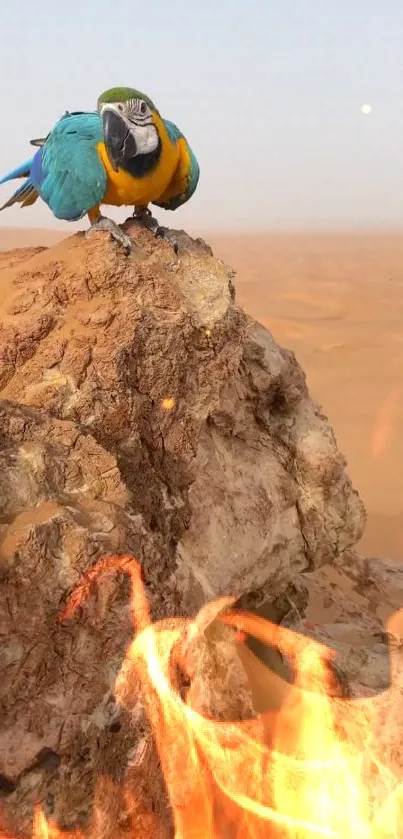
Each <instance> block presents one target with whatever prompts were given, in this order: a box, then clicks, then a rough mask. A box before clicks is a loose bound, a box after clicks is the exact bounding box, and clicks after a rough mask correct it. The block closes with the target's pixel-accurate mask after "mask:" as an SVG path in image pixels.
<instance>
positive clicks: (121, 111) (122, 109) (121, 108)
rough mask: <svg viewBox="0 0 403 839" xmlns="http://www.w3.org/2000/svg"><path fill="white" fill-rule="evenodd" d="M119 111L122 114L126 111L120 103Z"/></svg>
mask: <svg viewBox="0 0 403 839" xmlns="http://www.w3.org/2000/svg"><path fill="white" fill-rule="evenodd" d="M118 111H120V113H123V111H124V107H123V105H122V103H121V102H118Z"/></svg>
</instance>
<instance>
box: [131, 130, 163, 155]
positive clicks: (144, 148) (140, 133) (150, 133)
mask: <svg viewBox="0 0 403 839" xmlns="http://www.w3.org/2000/svg"><path fill="white" fill-rule="evenodd" d="M130 131H131V132H132V134H133V137H134V139H135V140H136V146H137V154H149V153H150V152H152V151H155V149H156V148H157V146H158V133H157V129H156V127H155V125H131V126H130Z"/></svg>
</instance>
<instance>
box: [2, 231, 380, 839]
mask: <svg viewBox="0 0 403 839" xmlns="http://www.w3.org/2000/svg"><path fill="white" fill-rule="evenodd" d="M133 231H134V233H133V235H134V237H135V246H134V247H133V252H132V255H131V256H130V257H129V258H126V257H125V256H124V254H123V253H122V252H121V250H119V248H118V247H116V245H115V244H114V243H113V242H111V241H110V240H109V238H108V236H106V235H104V234H96V235H94V236H93V237H92V238H91V239H89V240H85V239H84V237H83V236H82V235H80V234H78V235H76V236H73V237H71V238H70V239H67V240H65V241H64V242H61V243H60V244H59V245H57V246H55V247H53V248H51V249H43V248H38V249H27V250H26V251H24V250H21V251H15V252H11V253H10V254H2V255H1V260H0V279H1V284H2V300H1V309H0V388H1V394H0V396H1V401H0V440H1V446H0V460H1V469H0V539H1V544H0V552H1V556H0V631H1V634H2V645H1V651H0V667H1V681H0V684H1V687H0V694H1V695H0V701H1V708H0V773H1V774H0V807H1V806H3V808H5V810H6V812H7V818H8V819H9V822H10V824H11V827H12V828H13V829H17V828H18V830H22V829H25V828H27V825H29V823H30V819H31V816H32V806H33V804H34V802H35V801H36V800H41V801H42V802H44V806H45V808H47V812H49V813H50V814H51V815H53V816H54V817H55V818H57V819H58V821H59V823H60V824H61V825H62V826H63V825H64V826H67V827H69V826H72V825H73V824H75V823H76V822H77V821H78V822H79V823H80V821H81V822H83V823H84V822H85V819H86V818H87V816H88V812H89V809H90V805H91V801H92V795H93V789H94V778H95V776H96V775H97V774H99V773H100V772H104V773H106V774H108V776H111V777H113V778H115V779H117V780H118V781H119V779H120V778H121V777H122V773H124V771H125V768H126V765H127V760H128V755H129V753H131V750H133V749H136V742H137V741H136V737H137V739H139V738H140V739H141V738H144V737H146V738H147V737H148V738H149V734H148V735H147V733H145V732H147V726H146V724H145V723H144V724H143V723H142V725H139V731H138V732H134V733H133V732H132V730H131V728H130V727H129V725H128V721H127V719H126V717H125V714H124V712H123V711H122V709H120V708H119V707H118V706H117V705H116V702H115V700H114V694H113V689H114V680H115V677H116V673H117V671H118V669H119V666H120V663H121V661H122V656H123V653H124V650H125V647H126V645H127V643H128V641H129V639H130V637H131V627H130V621H129V609H128V584H127V580H126V579H125V578H124V577H123V576H122V577H121V578H120V576H118V577H117V578H107V579H106V580H105V581H104V582H103V583H102V586H100V587H98V588H96V590H95V591H94V594H93V597H92V599H91V602H90V603H89V604H88V606H86V608H85V609H83V610H82V613H81V614H80V616H79V617H77V618H75V619H74V620H73V621H72V622H70V623H69V624H68V625H67V626H66V625H60V623H59V622H58V620H57V615H58V612H59V609H60V607H61V605H62V604H63V602H64V601H65V599H66V597H67V595H68V593H69V592H71V591H72V589H73V588H74V586H75V585H76V584H77V582H78V581H79V579H80V578H81V576H82V574H83V573H84V572H85V571H87V570H88V569H89V568H90V567H91V566H92V565H93V564H94V562H95V561H96V560H97V558H99V556H101V555H102V554H104V553H133V554H135V555H136V556H137V558H138V559H139V561H140V562H141V564H142V567H143V574H144V579H145V582H146V586H147V591H148V595H149V597H150V601H151V608H152V615H153V618H154V619H158V618H161V617H163V616H166V615H173V614H176V615H179V614H182V615H191V614H194V613H195V612H196V611H197V610H198V609H199V608H200V607H201V606H202V605H203V604H204V603H205V602H206V601H208V600H211V599H213V598H216V597H218V596H221V595H224V594H225V595H235V596H237V597H239V596H241V595H248V597H250V598H251V601H252V602H253V603H254V605H256V606H259V604H260V603H262V602H263V601H274V600H276V599H277V600H278V598H281V596H282V595H283V594H284V592H285V591H286V590H287V589H289V587H290V585H291V586H292V584H293V580H295V579H296V578H297V577H298V575H299V574H300V573H301V572H306V571H312V570H313V569H315V568H319V567H321V566H323V565H325V564H329V563H333V562H334V561H335V560H336V558H337V557H338V556H340V555H341V554H342V552H343V551H344V550H346V549H347V548H349V547H351V546H353V545H354V544H356V543H357V541H358V540H359V539H360V537H361V535H362V531H363V527H364V510H363V506H362V503H361V501H360V499H359V497H358V495H357V493H356V492H355V491H354V489H353V488H352V486H351V482H350V480H349V477H348V475H347V473H346V471H345V465H346V464H345V460H344V458H343V456H342V455H341V454H340V452H339V450H338V448H337V444H336V441H335V438H334V435H333V432H332V430H331V428H330V426H329V424H328V421H327V419H326V417H325V416H324V415H323V413H322V411H321V409H320V407H319V406H318V405H317V404H315V402H314V401H313V400H312V399H311V397H310V395H309V393H308V390H307V387H306V383H305V376H304V373H303V371H302V370H301V368H300V367H299V365H298V363H297V361H296V359H295V356H294V355H293V353H291V352H289V351H288V350H285V349H282V348H281V347H279V346H278V345H277V344H276V342H275V341H274V339H273V337H272V336H271V334H270V333H269V332H268V331H267V330H266V329H264V328H263V327H262V326H261V325H260V324H258V323H256V322H255V321H252V320H251V319H250V318H248V317H247V316H246V315H245V313H244V312H243V311H242V310H241V309H240V308H239V307H238V306H237V303H236V300H235V293H234V286H233V282H232V277H233V275H234V274H233V271H231V270H230V269H229V268H228V267H227V266H226V265H224V264H223V263H222V262H221V261H220V260H219V259H216V258H215V257H214V256H213V254H212V252H211V250H210V248H209V247H208V246H206V245H205V243H203V242H202V241H201V240H196V241H195V240H192V239H190V238H189V237H188V236H186V234H184V233H183V232H179V233H177V234H176V238H177V241H178V243H179V253H178V255H176V254H175V253H174V252H173V250H172V248H171V247H170V245H169V244H168V243H167V242H164V241H161V240H155V238H154V237H153V236H152V234H151V233H150V232H149V231H147V230H143V229H141V228H137V227H136V225H134V226H133ZM137 745H138V743H137ZM149 752H150V749H147V748H145V749H144V750H143V753H144V755H145V756H146V757H145V759H147V760H151V763H152V765H153V766H154V763H155V760H154V758H150V757H149ZM153 760H154V763H153ZM153 773H154V774H153V777H154V778H155V796H154V798H153V795H154V792H153V790H154V787H153V783H151V782H150V783H149V785H148V793H147V795H148V797H149V799H150V801H151V802H153V801H154V803H153V804H152V803H150V805H149V806H150V808H151V809H152V807H154V806H155V800H154V799H155V798H156V797H158V796H157V793H158V795H159V798H160V799H162V798H163V796H162V795H161V790H160V786H159V784H160V780H159V776H158V772H157V771H156V770H155V768H154V770H153ZM157 776H158V777H157ZM161 806H162V805H161Z"/></svg>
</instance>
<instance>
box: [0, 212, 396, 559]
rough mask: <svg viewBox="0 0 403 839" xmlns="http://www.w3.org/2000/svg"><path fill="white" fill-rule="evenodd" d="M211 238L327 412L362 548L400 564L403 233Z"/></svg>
mask: <svg viewBox="0 0 403 839" xmlns="http://www.w3.org/2000/svg"><path fill="white" fill-rule="evenodd" d="M69 233H70V230H67V231H66V234H67V235H68V234H69ZM64 235H65V232H64V230H63V229H59V230H56V229H55V230H40V229H33V228H31V229H28V228H27V229H18V228H3V229H1V230H0V250H9V249H12V248H17V247H30V246H33V245H51V244H54V243H55V242H56V241H58V240H59V239H60V238H61V237H63V236H64ZM205 238H206V239H207V240H208V241H209V242H210V243H211V245H212V247H213V249H214V252H215V254H216V255H217V256H220V257H221V258H222V259H223V260H224V261H226V262H228V263H230V264H231V265H233V266H234V267H235V268H236V270H237V276H236V280H235V282H236V287H237V294H238V299H239V301H240V303H241V304H242V305H243V306H244V307H245V309H246V310H247V311H248V312H250V314H251V315H253V316H254V317H255V318H257V319H258V320H260V321H261V322H262V323H263V324H264V325H265V326H267V327H268V328H269V329H270V330H271V331H272V332H273V334H274V337H275V338H276V340H277V341H279V342H280V343H282V344H283V345H284V346H287V347H289V348H290V349H292V350H293V351H294V352H295V354H296V356H297V358H298V360H299V361H300V363H301V365H302V367H303V368H304V370H305V372H306V375H307V380H308V384H309V388H310V390H311V393H312V395H313V396H314V398H316V399H317V400H318V402H320V403H321V405H322V407H323V410H324V412H325V413H326V414H327V415H328V417H329V419H330V421H331V423H332V425H333V428H334V431H335V434H336V437H337V441H338V444H339V446H340V448H341V450H342V452H343V453H344V454H345V456H346V459H347V462H348V471H349V473H350V476H351V478H352V480H353V483H354V485H355V487H356V488H357V490H358V491H359V492H360V495H361V497H362V499H363V501H364V503H365V506H366V509H367V513H368V521H367V527H366V532H365V534H364V537H363V540H362V542H361V545H360V548H361V549H362V550H363V552H364V553H366V554H367V555H373V556H387V557H390V558H392V559H396V560H400V559H402V558H403V470H402V465H401V464H402V462H403V438H402V435H401V433H400V429H401V424H402V420H403V381H402V371H403V329H402V326H403V236H402V235H401V234H400V233H399V232H381V231H363V232H339V233H328V232H326V233H320V232H310V233H303V232H301V233H291V232H282V233H271V234H256V235H252V234H250V233H245V234H241V233H237V234H233V235H231V234H225V235H224V234H217V233H216V234H213V235H210V234H206V235H205Z"/></svg>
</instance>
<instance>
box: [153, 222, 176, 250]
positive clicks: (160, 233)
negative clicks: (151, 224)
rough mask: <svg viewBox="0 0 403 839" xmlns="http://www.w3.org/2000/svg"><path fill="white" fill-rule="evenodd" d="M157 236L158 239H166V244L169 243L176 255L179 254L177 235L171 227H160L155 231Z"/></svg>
mask: <svg viewBox="0 0 403 839" xmlns="http://www.w3.org/2000/svg"><path fill="white" fill-rule="evenodd" d="M155 236H156V238H157V239H165V241H166V242H169V244H170V245H171V246H172V248H173V250H174V253H176V255H177V254H178V253H179V242H178V240H177V238H176V236H175V233H173V231H172V230H170V229H169V227H160V226H159V225H158V227H157V229H156V231H155Z"/></svg>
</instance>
